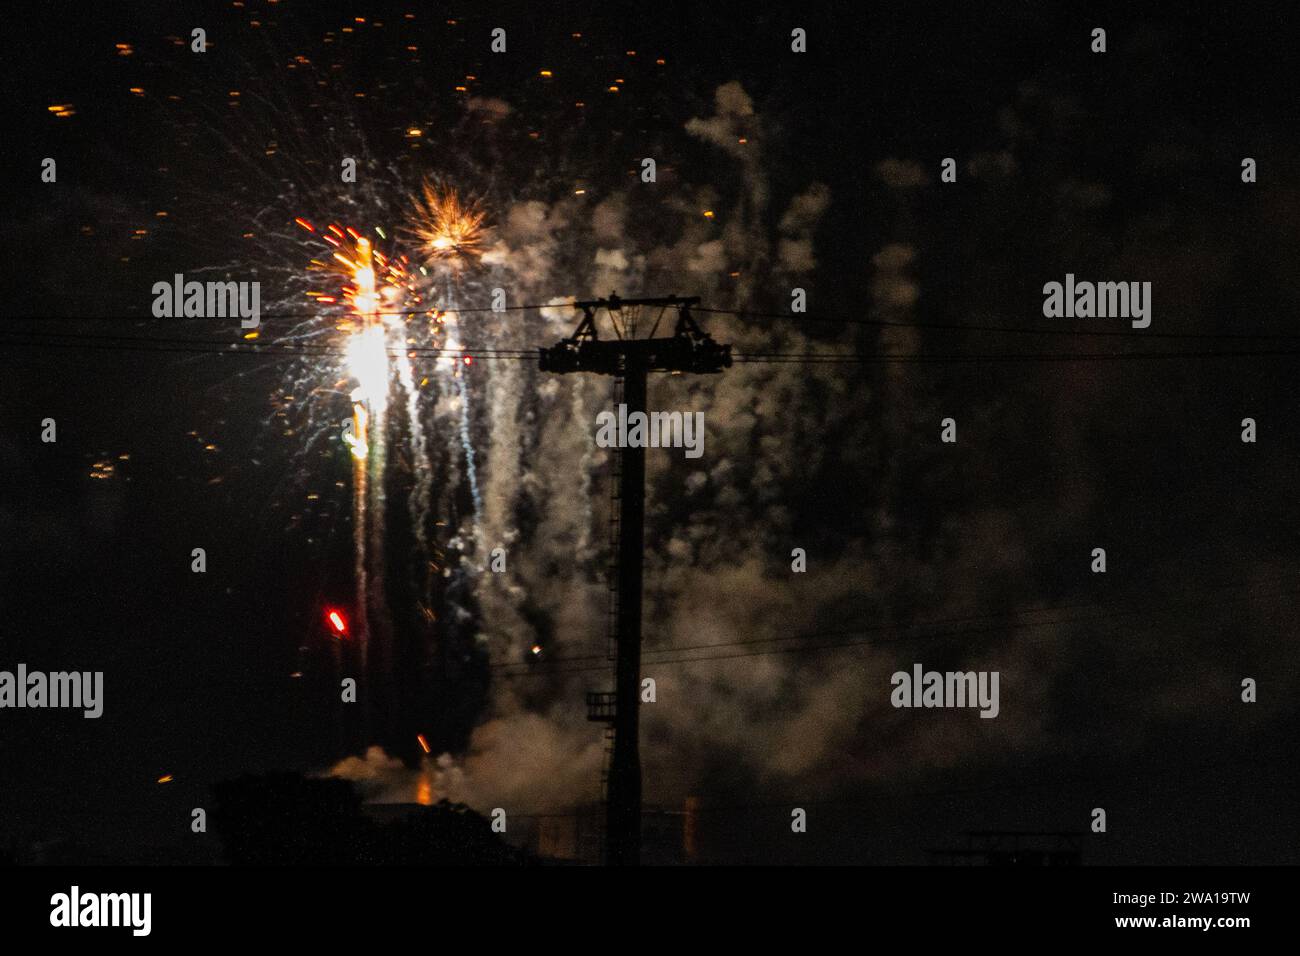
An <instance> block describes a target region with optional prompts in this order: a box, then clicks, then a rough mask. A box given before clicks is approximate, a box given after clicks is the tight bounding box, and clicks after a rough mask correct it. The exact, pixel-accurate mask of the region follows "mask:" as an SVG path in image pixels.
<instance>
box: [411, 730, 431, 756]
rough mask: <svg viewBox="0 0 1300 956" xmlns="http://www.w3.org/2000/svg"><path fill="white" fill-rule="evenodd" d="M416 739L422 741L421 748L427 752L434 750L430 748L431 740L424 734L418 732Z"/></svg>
mask: <svg viewBox="0 0 1300 956" xmlns="http://www.w3.org/2000/svg"><path fill="white" fill-rule="evenodd" d="M415 739H416V740H418V741H419V742H420V749H421V750H423V751H424V752H425V753H432V752H433V751H431V750H430V749H429V741H427V740H425V739H424V734H416V735H415Z"/></svg>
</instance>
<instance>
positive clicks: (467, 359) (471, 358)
mask: <svg viewBox="0 0 1300 956" xmlns="http://www.w3.org/2000/svg"><path fill="white" fill-rule="evenodd" d="M464 362H465V364H466V365H473V364H474V356H472V355H466V356H465V359H464Z"/></svg>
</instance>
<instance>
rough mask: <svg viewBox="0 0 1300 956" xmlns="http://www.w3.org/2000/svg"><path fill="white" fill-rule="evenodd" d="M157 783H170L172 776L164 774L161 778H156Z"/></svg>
mask: <svg viewBox="0 0 1300 956" xmlns="http://www.w3.org/2000/svg"><path fill="white" fill-rule="evenodd" d="M158 782H159V783H171V782H172V775H171V774H169V773H168V774H164V775H163V776H161V777H159V778H158Z"/></svg>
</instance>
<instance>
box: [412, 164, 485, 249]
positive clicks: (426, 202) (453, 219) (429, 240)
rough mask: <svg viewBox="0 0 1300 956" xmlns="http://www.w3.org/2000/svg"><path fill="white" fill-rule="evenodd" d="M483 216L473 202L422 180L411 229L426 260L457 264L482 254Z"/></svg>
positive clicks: (452, 191)
mask: <svg viewBox="0 0 1300 956" xmlns="http://www.w3.org/2000/svg"><path fill="white" fill-rule="evenodd" d="M483 219H484V214H483V212H482V211H481V210H480V209H479V208H478V207H477V205H476V204H475V203H473V202H462V200H461V198H460V197H459V196H458V195H457V194H456V192H455V191H454V190H451V189H440V188H439V187H438V186H436V185H435V184H434V183H432V182H429V181H428V180H426V181H425V183H424V185H423V187H422V189H421V191H420V195H419V196H417V197H416V198H415V213H414V216H413V218H412V229H413V231H414V233H415V235H416V236H418V237H419V239H420V244H421V249H422V251H423V252H424V255H425V257H426V259H427V260H428V261H434V260H441V261H445V262H447V263H449V264H459V263H463V262H465V261H467V260H470V259H477V258H478V257H479V256H480V255H481V254H482V240H483Z"/></svg>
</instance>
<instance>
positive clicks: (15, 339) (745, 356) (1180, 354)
mask: <svg viewBox="0 0 1300 956" xmlns="http://www.w3.org/2000/svg"><path fill="white" fill-rule="evenodd" d="M42 337H43V338H42ZM0 343H3V344H5V345H8V346H9V347H14V348H32V349H42V348H50V349H75V350H82V351H105V352H131V351H134V352H145V353H147V352H159V353H184V354H195V355H258V356H287V357H291V358H302V357H319V356H340V357H341V356H344V355H346V350H345V349H343V348H341V347H338V346H327V345H320V346H316V345H311V344H309V343H286V342H270V343H261V342H254V341H242V340H241V341H231V342H226V343H221V342H216V341H212V340H198V339H180V338H165V339H164V338H152V337H146V336H92V335H89V334H79V333H28V332H16V331H9V330H4V331H0ZM389 354H390V355H393V356H407V357H411V358H428V357H435V358H436V357H443V356H468V357H473V358H478V357H482V358H484V359H488V360H518V361H525V360H526V361H536V360H537V352H536V350H535V349H530V348H514V349H509V348H492V347H483V348H474V347H469V346H466V347H462V348H459V349H448V348H437V347H432V346H418V345H411V346H404V347H402V348H400V349H390V350H389ZM732 357H733V359H734V361H735V362H737V363H747V364H772V365H781V364H798V365H873V364H883V365H890V364H947V363H952V364H961V363H971V362H974V363H995V362H1107V361H1132V360H1162V359H1182V360H1190V359H1216V358H1218V359H1244V358H1296V357H1300V349H1254V350H1247V349H1239V350H1223V349H1216V350H1207V351H1169V350H1160V351H1149V350H1141V351H1125V352H1022V353H996V352H994V353H950V354H932V355H926V354H902V353H880V354H876V355H865V354H842V353H834V352H748V353H734V354H733V356H732Z"/></svg>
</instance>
